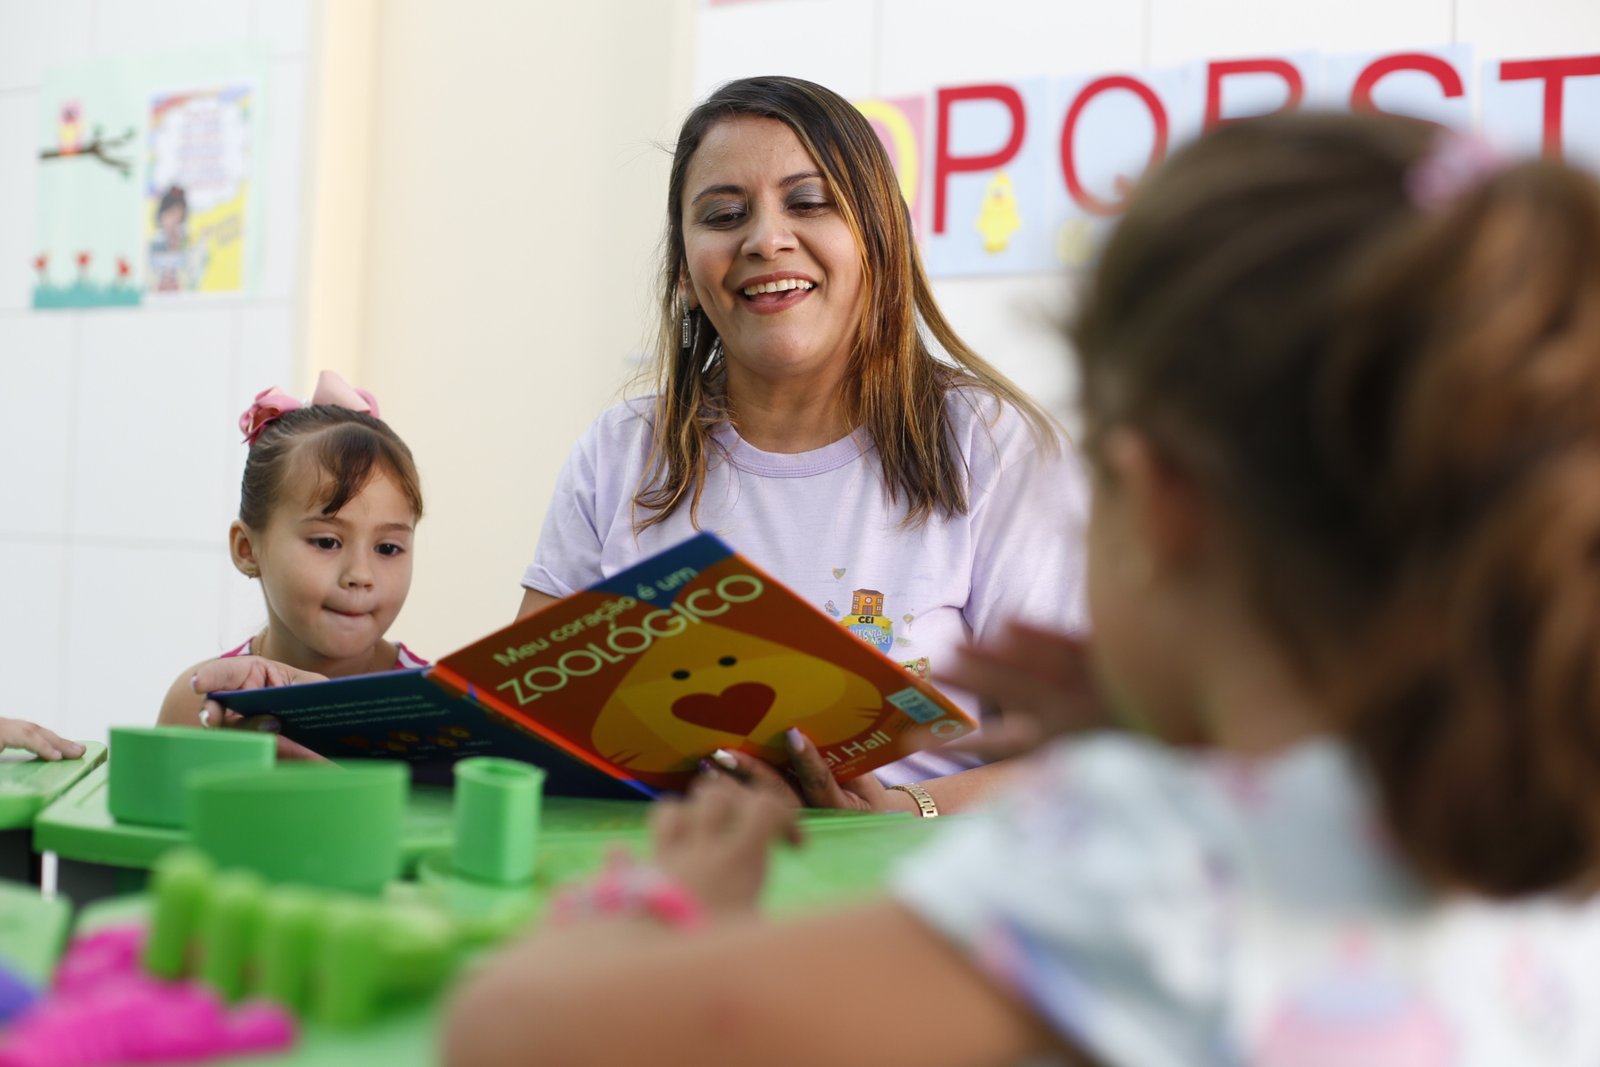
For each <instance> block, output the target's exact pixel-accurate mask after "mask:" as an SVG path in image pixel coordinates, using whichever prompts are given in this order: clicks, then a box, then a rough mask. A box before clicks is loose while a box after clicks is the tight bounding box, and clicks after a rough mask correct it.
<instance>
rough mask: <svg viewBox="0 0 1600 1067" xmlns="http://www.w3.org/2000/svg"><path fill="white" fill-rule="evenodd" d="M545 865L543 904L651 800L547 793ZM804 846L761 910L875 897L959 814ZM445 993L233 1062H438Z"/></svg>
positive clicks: (125, 905) (874, 824) (107, 920)
mask: <svg viewBox="0 0 1600 1067" xmlns="http://www.w3.org/2000/svg"><path fill="white" fill-rule="evenodd" d="M545 805H546V809H545V817H544V820H543V825H542V827H541V832H540V848H539V861H538V862H539V866H538V873H537V874H536V876H535V888H534V893H535V894H536V895H537V896H538V897H539V898H540V900H541V902H542V901H543V899H544V898H546V897H547V896H548V894H549V892H550V890H551V889H552V888H553V887H554V886H555V885H557V884H559V883H561V882H563V881H565V880H566V879H568V878H571V877H576V876H580V875H583V874H585V873H589V872H592V871H594V870H595V869H597V868H598V867H599V865H600V863H601V862H602V861H603V859H604V857H605V855H606V853H607V852H608V851H609V850H610V849H611V848H613V847H616V846H617V845H618V844H621V845H624V846H627V847H631V848H634V849H639V848H641V847H642V846H643V842H644V836H645V819H646V812H647V810H648V805H647V804H645V803H643V802H639V803H635V802H632V801H577V800H565V801H564V800H563V798H560V797H546V798H545ZM802 821H803V823H804V825H805V827H806V831H807V841H806V843H805V844H804V845H803V846H801V847H800V848H798V849H788V848H778V849H776V850H775V851H774V853H773V860H772V865H771V868H770V875H769V878H768V881H767V891H766V895H765V897H764V900H763V905H764V907H765V908H766V909H767V910H768V911H769V912H772V913H777V914H782V913H791V912H796V911H804V910H807V909H813V908H819V907H825V906H828V905H838V904H843V903H846V902H849V901H851V900H859V899H863V898H865V897H868V896H871V895H872V894H873V893H875V892H876V891H878V890H879V889H880V888H881V886H882V884H883V880H884V877H885V875H886V874H887V873H888V871H889V870H890V868H891V867H892V866H893V865H894V863H895V862H896V861H897V860H898V859H900V857H902V856H904V855H906V854H907V853H909V852H911V851H913V850H914V849H916V848H918V847H919V846H921V845H923V844H925V843H927V841H928V840H929V839H930V837H931V836H932V835H933V834H935V833H937V832H939V830H940V829H941V828H942V827H944V826H946V825H951V824H953V823H955V822H958V821H961V819H960V818H958V819H950V818H941V819H937V820H923V819H917V818H913V817H911V816H909V815H861V814H853V813H839V812H807V813H805V816H804V817H803V820H802ZM144 902H145V898H144V897H142V896H136V897H129V898H123V899H117V900H108V901H102V902H101V903H98V904H95V905H93V906H91V907H90V908H87V909H85V911H84V912H83V913H82V915H81V917H80V922H79V930H80V931H83V930H89V929H94V928H97V927H102V926H106V925H111V924H114V923H118V922H127V921H130V920H134V919H137V918H140V917H142V915H143V911H144ZM442 1007H443V998H434V999H433V1000H431V1001H429V1002H427V1003H421V1004H417V1005H415V1006H414V1007H412V1008H410V1009H409V1010H401V1011H396V1012H393V1013H391V1014H388V1015H386V1016H385V1017H383V1018H382V1019H380V1020H379V1021H378V1022H376V1023H374V1024H372V1025H369V1026H364V1027H361V1028H359V1029H354V1030H338V1029H333V1028H330V1027H327V1026H322V1025H318V1024H315V1023H306V1024H304V1025H303V1026H302V1029H301V1033H300V1039H299V1042H298V1044H297V1045H296V1047H295V1048H294V1049H293V1050H291V1051H290V1052H287V1053H283V1054H279V1055H272V1056H258V1057H247V1058H241V1059H230V1060H228V1061H227V1063H229V1064H238V1065H240V1067H348V1065H351V1064H383V1065H384V1067H408V1065H412V1064H416V1065H423V1064H433V1063H436V1062H438V1053H437V1047H436V1046H437V1041H438V1027H439V1022H440V1019H439V1015H440V1011H441V1010H442Z"/></svg>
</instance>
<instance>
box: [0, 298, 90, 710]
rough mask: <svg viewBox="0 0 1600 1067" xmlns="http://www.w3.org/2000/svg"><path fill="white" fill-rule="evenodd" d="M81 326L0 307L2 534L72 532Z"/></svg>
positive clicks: (60, 535) (0, 589) (57, 534)
mask: <svg viewBox="0 0 1600 1067" xmlns="http://www.w3.org/2000/svg"><path fill="white" fill-rule="evenodd" d="M77 328H78V325H77V323H76V322H75V321H74V320H73V319H72V318H71V317H51V316H45V315H34V314H28V313H26V312H20V311H4V312H0V382H4V383H5V396H6V404H5V414H4V417H0V538H7V537H16V536H23V537H33V538H40V537H43V538H51V539H55V540H60V539H61V538H64V537H65V536H66V533H67V514H68V513H67V505H68V487H69V486H70V485H71V484H72V479H71V467H70V459H71V456H72V449H73V442H74V434H73V418H74V414H75V413H74V404H73V384H74V378H75V374H74V363H75V362H76V360H77V357H76V354H75V348H74V345H73V338H74V335H75V333H76V331H77ZM5 588H6V587H5V586H4V585H0V597H4V595H5V593H4V590H5ZM0 647H4V646H3V645H0ZM0 714H3V713H0Z"/></svg>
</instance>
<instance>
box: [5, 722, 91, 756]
mask: <svg viewBox="0 0 1600 1067" xmlns="http://www.w3.org/2000/svg"><path fill="white" fill-rule="evenodd" d="M8 748H22V749H27V750H28V751H29V752H32V753H33V754H34V755H35V756H38V757H39V758H40V759H46V760H58V759H77V758H78V757H79V756H81V755H83V746H82V745H80V744H78V742H76V741H68V740H67V739H66V738H64V737H60V736H58V735H57V734H56V733H55V732H54V731H52V730H46V729H45V728H44V727H43V726H40V725H38V724H37V723H31V722H27V721H25V720H23V719H0V751H4V750H5V749H8Z"/></svg>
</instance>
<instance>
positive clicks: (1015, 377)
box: [934, 274, 1077, 423]
mask: <svg viewBox="0 0 1600 1067" xmlns="http://www.w3.org/2000/svg"><path fill="white" fill-rule="evenodd" d="M934 295H935V296H936V297H937V298H938V301H939V307H940V309H941V310H943V311H944V313H945V316H946V317H947V318H948V319H949V320H950V323H951V325H953V326H954V327H955V329H956V332H957V333H959V334H960V335H961V337H962V339H963V340H964V341H966V342H967V344H969V345H970V346H972V349H973V350H974V351H975V352H977V353H978V355H980V356H982V357H983V358H984V359H986V360H988V361H989V362H990V363H992V364H994V366H996V367H997V368H999V369H1000V371H1001V372H1002V373H1003V374H1005V375H1006V376H1007V377H1008V378H1010V379H1011V380H1012V381H1014V382H1016V383H1017V385H1018V386H1020V387H1021V388H1022V389H1023V390H1024V391H1026V392H1027V393H1028V395H1030V396H1032V397H1034V398H1035V399H1037V400H1038V401H1039V402H1040V403H1041V404H1043V405H1045V406H1046V407H1047V408H1049V409H1050V410H1051V411H1052V412H1054V413H1055V414H1056V415H1058V416H1061V417H1062V418H1063V419H1065V420H1066V421H1068V422H1069V423H1073V422H1076V415H1075V413H1074V412H1073V410H1072V403H1073V398H1074V397H1075V396H1076V395H1077V377H1076V374H1075V372H1074V371H1073V368H1072V361H1071V358H1070V356H1069V354H1068V350H1067V345H1066V341H1065V340H1064V339H1063V337H1062V333H1061V326H1062V324H1063V323H1064V322H1065V321H1066V318H1067V314H1068V313H1069V312H1070V311H1071V307H1072V295H1073V280H1072V278H1071V277H1070V276H1068V275H1065V274H1029V275H1020V276H1012V277H1001V278H941V279H938V280H936V281H935V282H934Z"/></svg>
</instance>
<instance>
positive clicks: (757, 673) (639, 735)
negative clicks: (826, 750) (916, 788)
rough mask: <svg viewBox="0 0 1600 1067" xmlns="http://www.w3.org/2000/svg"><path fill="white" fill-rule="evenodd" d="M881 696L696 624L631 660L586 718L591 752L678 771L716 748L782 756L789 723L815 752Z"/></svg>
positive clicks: (801, 659)
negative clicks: (596, 712) (591, 723)
mask: <svg viewBox="0 0 1600 1067" xmlns="http://www.w3.org/2000/svg"><path fill="white" fill-rule="evenodd" d="M882 705H883V698H882V696H881V695H880V694H879V692H878V690H877V688H876V687H874V686H873V685H872V684H871V683H870V682H868V681H867V680H866V679H865V678H862V677H861V676H860V675H859V674H856V673H854V672H852V671H848V670H845V669H844V668H842V667H839V666H838V665H836V664H834V663H832V662H830V661H828V660H825V659H820V658H818V657H816V656H812V655H809V654H807V653H805V652H801V651H798V650H796V649H793V648H790V647H788V646H786V645H780V644H776V643H774V642H772V641H767V640H764V639H762V638H759V637H755V636H753V635H751V634H748V633H745V632H743V631H741V630H730V629H728V628H726V627H723V626H717V625H715V624H713V623H701V624H699V625H698V626H696V627H695V628H694V629H693V630H692V631H688V632H686V633H684V634H681V635H679V636H676V637H672V638H667V639H663V640H659V641H657V642H656V643H655V644H654V645H652V646H651V647H650V648H649V649H648V650H647V651H646V652H644V653H643V654H642V655H640V657H639V659H638V660H637V661H636V662H635V663H634V665H633V668H632V669H631V670H630V671H629V672H628V673H627V674H626V675H625V676H624V677H623V679H622V681H621V683H620V684H618V686H617V688H616V689H615V690H613V691H612V693H611V696H610V697H609V698H608V699H607V700H606V704H605V707H603V708H602V709H601V710H600V715H599V717H598V718H596V720H595V724H594V731H593V733H592V735H591V736H592V740H593V742H594V746H595V749H596V751H598V752H600V753H601V754H602V755H604V756H605V757H606V758H607V759H608V760H610V761H611V762H613V763H615V764H616V765H618V766H619V767H623V768H626V769H628V770H630V771H634V772H640V773H649V772H660V771H681V770H688V769H691V768H693V767H694V765H695V764H696V763H697V762H698V761H699V760H700V759H701V758H703V757H704V756H706V755H709V754H710V753H711V752H712V751H714V750H716V749H718V748H743V749H745V750H746V751H754V749H755V748H756V747H758V746H759V747H765V748H768V749H770V750H771V753H772V755H773V756H774V757H775V758H777V759H779V760H780V761H781V760H782V759H784V758H786V757H785V756H784V747H783V742H784V739H783V731H784V730H786V729H788V728H789V727H790V726H798V727H799V728H800V729H801V730H802V731H804V732H805V734H806V735H807V736H808V737H810V738H811V739H812V741H814V742H816V744H817V745H818V746H819V747H820V746H827V745H831V744H835V743H837V742H839V741H844V740H846V739H848V738H850V737H853V736H855V735H856V734H858V733H860V732H861V731H862V730H863V729H865V728H866V727H868V726H869V725H870V724H871V723H872V721H873V720H874V719H876V718H877V717H878V714H879V712H880V710H881V708H882Z"/></svg>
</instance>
